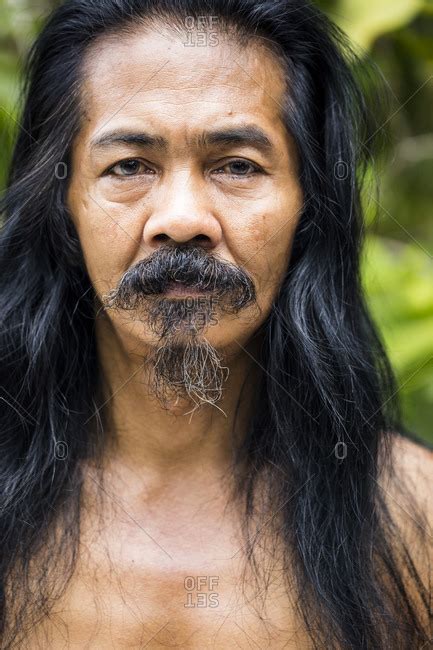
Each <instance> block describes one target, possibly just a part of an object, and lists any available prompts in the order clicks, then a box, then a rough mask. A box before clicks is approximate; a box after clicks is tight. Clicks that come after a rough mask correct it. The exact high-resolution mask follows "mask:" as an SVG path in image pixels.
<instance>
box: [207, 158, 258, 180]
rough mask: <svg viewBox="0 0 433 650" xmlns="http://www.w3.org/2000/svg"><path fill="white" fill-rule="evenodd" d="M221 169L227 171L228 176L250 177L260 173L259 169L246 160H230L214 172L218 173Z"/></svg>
mask: <svg viewBox="0 0 433 650" xmlns="http://www.w3.org/2000/svg"><path fill="white" fill-rule="evenodd" d="M222 169H229V172H228V173H229V176H239V177H242V176H250V175H251V174H254V173H256V172H259V171H260V167H258V166H257V165H253V163H251V162H248V161H247V160H232V161H231V162H229V163H227V164H226V165H224V166H223V167H220V168H219V169H216V170H215V172H217V173H219V172H220V171H221V170H222Z"/></svg>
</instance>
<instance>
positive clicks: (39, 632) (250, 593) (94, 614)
mask: <svg viewBox="0 0 433 650" xmlns="http://www.w3.org/2000/svg"><path fill="white" fill-rule="evenodd" d="M241 558H242V548H241V546H240V543H239V539H238V537H237V536H236V535H234V533H233V529H232V528H231V527H230V526H226V525H223V524H220V525H219V526H215V530H214V531H212V534H211V535H209V526H207V527H206V529H205V530H202V529H201V528H200V527H194V526H191V527H190V528H189V529H185V530H183V532H182V531H180V530H177V529H176V527H172V528H171V532H170V534H167V532H166V531H165V534H161V527H157V528H155V529H154V528H153V527H152V526H147V527H144V526H139V525H131V522H128V521H126V520H125V521H123V522H122V524H121V525H116V527H115V528H113V529H112V530H110V531H109V533H108V534H105V535H104V536H101V535H90V534H89V533H87V534H86V535H85V536H84V538H83V540H82V542H81V545H80V555H79V560H78V563H77V567H76V570H75V573H74V575H73V577H72V579H71V581H70V582H69V584H68V587H67V589H66V591H65V593H64V595H63V597H62V598H61V599H60V600H59V601H58V602H56V604H55V606H54V608H53V610H52V612H51V615H50V617H49V619H46V620H44V621H43V622H42V623H41V624H40V625H39V626H38V627H37V628H35V629H34V630H33V631H32V635H31V636H29V637H28V638H27V639H26V641H25V644H24V645H23V646H22V647H23V648H24V647H25V648H32V650H37V649H38V648H44V650H61V649H63V648H65V650H66V649H68V648H77V649H78V648H80V649H84V648H89V649H92V650H110V649H116V650H122V649H124V648H125V649H126V648H128V649H139V648H147V649H149V650H151V649H155V650H156V649H157V648H167V647H170V648H185V649H187V648H188V649H191V650H194V649H197V650H198V649H199V648H200V649H203V648H209V649H210V648H212V649H213V650H227V648H241V649H243V648H245V649H247V648H248V649H250V648H252V647H254V648H256V647H258V648H272V649H275V650H277V649H279V648H281V649H282V648H283V647H284V648H285V649H286V650H290V649H291V648H293V649H295V648H296V649H297V650H298V649H300V650H303V649H304V648H305V650H307V649H308V648H310V645H309V644H308V640H307V638H306V637H305V633H304V632H303V628H302V625H301V623H300V621H299V620H298V619H296V618H295V616H294V608H293V604H292V602H291V599H290V597H289V594H288V593H287V589H286V588H285V587H284V585H283V582H282V580H281V571H279V570H278V567H276V568H274V569H272V570H269V571H268V583H269V584H268V585H267V587H266V586H265V585H264V584H263V582H261V581H259V582H258V583H256V582H255V580H254V578H253V577H252V575H250V574H249V572H248V571H247V572H245V570H244V566H245V565H244V563H243V561H242V559H241ZM262 560H263V563H266V558H265V557H263V558H262ZM261 568H262V569H263V568H264V564H263V566H262V567H261Z"/></svg>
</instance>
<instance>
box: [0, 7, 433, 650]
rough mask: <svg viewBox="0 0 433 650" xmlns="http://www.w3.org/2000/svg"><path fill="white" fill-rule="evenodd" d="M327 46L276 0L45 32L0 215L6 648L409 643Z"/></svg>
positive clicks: (396, 522)
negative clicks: (338, 169)
mask: <svg viewBox="0 0 433 650" xmlns="http://www.w3.org/2000/svg"><path fill="white" fill-rule="evenodd" d="M345 47H347V45H345V43H344V39H343V37H342V35H341V34H339V33H338V32H337V30H336V29H335V28H334V27H332V25H330V24H329V23H328V22H327V21H326V20H325V18H324V17H323V15H322V14H321V13H320V12H318V11H317V10H316V9H315V8H314V7H312V6H310V5H308V4H304V3H298V2H296V1H292V0H291V1H290V2H285V1H279V0H278V1H275V0H273V1H272V2H262V3H255V2H247V1H245V0H232V1H230V2H227V1H226V2H224V3H222V2H218V1H213V0H212V1H210V2H206V3H204V2H200V1H196V2H194V1H190V2H188V1H186V2H182V3H180V2H175V1H170V0H166V1H164V2H161V1H159V2H153V1H152V0H147V1H146V0H105V1H104V2H91V1H89V0H87V1H85V0H70V1H68V2H66V3H64V4H63V5H62V6H61V7H60V8H58V9H57V10H56V11H55V12H54V13H53V14H52V16H51V18H50V20H49V21H48V22H47V24H46V25H45V27H44V29H43V30H42V32H41V34H40V36H39V37H38V39H37V41H36V43H35V45H34V46H33V49H32V52H31V54H30V58H29V63H28V67H27V70H26V74H27V79H28V83H27V85H26V89H25V90H26V95H25V104H24V110H23V114H22V120H21V123H20V127H19V133H18V138H17V143H16V147H15V151H14V157H13V161H12V166H11V174H10V179H9V185H8V189H7V192H6V195H5V198H4V200H3V205H2V208H3V212H4V215H5V221H4V225H3V229H2V231H1V253H0V254H1V258H0V260H1V261H0V271H1V272H0V277H1V283H2V284H1V292H0V295H1V313H2V332H1V354H2V370H1V380H2V381H1V386H2V396H3V397H2V415H1V417H2V427H1V431H2V434H1V435H2V449H3V456H2V460H1V462H2V468H1V477H2V478H1V481H2V490H1V494H2V497H1V498H2V509H1V513H2V514H1V526H2V529H1V532H2V539H3V547H2V558H1V570H2V574H1V576H2V578H1V579H2V587H3V589H2V644H3V645H2V647H5V648H9V647H19V648H32V649H33V648H39V647H41V648H53V649H57V648H69V647H75V648H101V649H102V648H104V649H106V648H144V647H146V648H162V647H168V646H169V647H181V648H207V647H209V648H211V647H212V648H219V649H226V648H236V647H240V648H251V647H259V648H275V649H276V648H283V647H284V648H302V649H303V648H311V647H315V648H356V649H359V650H361V649H367V648H369V649H370V648H374V649H375V650H376V649H378V648H381V649H382V648H383V649H385V648H421V647H427V644H428V641H429V637H428V628H427V622H428V596H429V593H428V559H427V554H428V551H429V544H428V540H429V530H428V525H429V522H428V520H427V518H428V509H427V507H426V498H425V497H426V494H427V480H426V478H425V477H426V475H427V473H428V471H429V470H430V469H431V467H432V463H433V460H432V453H431V451H429V450H428V449H425V448H423V446H422V445H421V444H419V443H415V442H411V441H410V440H408V438H407V437H403V436H401V435H400V434H398V433H397V431H403V432H404V428H403V426H402V424H401V422H400V419H399V414H398V403H397V402H396V397H395V392H396V387H395V383H394V378H393V374H392V370H391V369H390V367H389V365H388V363H387V359H386V355H385V353H384V351H383V349H382V347H381V344H380V339H379V338H378V336H377V334H376V330H375V328H374V325H373V323H372V321H371V319H370V317H369V314H368V311H367V309H366V307H365V304H364V298H363V295H362V291H361V288H360V283H359V276H358V263H359V253H360V250H361V244H362V214H361V209H360V203H359V194H358V192H359V187H358V184H357V182H356V180H355V179H356V178H359V176H358V175H359V174H360V173H361V172H362V169H363V164H364V163H365V162H366V160H368V156H367V157H366V155H367V154H368V155H370V153H371V151H369V150H368V149H367V147H365V146H364V147H362V146H361V145H362V138H363V137H367V136H368V131H367V127H368V119H369V116H368V111H367V107H366V105H367V100H366V98H365V97H364V96H363V94H362V91H361V89H360V87H359V86H358V85H357V83H356V80H355V78H354V76H353V74H352V73H351V71H350V68H349V65H348V63H347V62H346V60H345V58H344V56H343V54H342V50H343V49H344V48H345ZM371 144H372V141H371V142H370V145H371ZM366 152H367V153H366ZM336 165H340V166H341V165H343V167H344V169H345V174H344V175H343V177H342V176H341V174H337V173H336V171H335V170H336ZM405 477H408V478H414V479H415V480H414V482H413V483H409V482H407V485H406V483H405V482H404V478H405ZM395 479H397V480H395Z"/></svg>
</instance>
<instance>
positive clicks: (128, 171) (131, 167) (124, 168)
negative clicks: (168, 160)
mask: <svg viewBox="0 0 433 650" xmlns="http://www.w3.org/2000/svg"><path fill="white" fill-rule="evenodd" d="M144 169H148V171H150V172H151V173H154V172H153V171H152V170H150V169H149V168H148V167H147V166H146V165H145V164H144V162H143V161H142V160H139V159H138V158H127V159H126V160H120V161H119V162H118V163H116V164H115V165H113V166H112V167H110V168H109V169H108V170H107V172H106V174H109V175H111V176H119V177H122V176H123V177H127V176H138V175H140V174H142V173H143V170H144Z"/></svg>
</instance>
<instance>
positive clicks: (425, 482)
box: [392, 434, 433, 523]
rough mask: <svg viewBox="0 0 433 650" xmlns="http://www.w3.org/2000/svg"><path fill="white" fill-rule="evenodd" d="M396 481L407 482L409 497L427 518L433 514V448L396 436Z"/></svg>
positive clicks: (394, 448) (394, 443)
mask: <svg viewBox="0 0 433 650" xmlns="http://www.w3.org/2000/svg"><path fill="white" fill-rule="evenodd" d="M392 452H393V456H392V459H393V461H394V469H395V479H396V480H397V481H403V479H404V481H405V483H406V485H405V487H406V488H407V490H409V493H410V494H409V495H408V496H409V497H412V498H413V499H414V500H415V501H416V503H417V504H418V505H419V506H420V507H421V508H422V509H423V510H424V511H425V513H426V515H427V516H430V523H432V520H431V517H432V514H433V501H432V499H431V496H432V477H433V448H430V447H428V445H427V443H426V444H425V445H424V444H423V443H421V442H416V441H414V440H411V439H410V438H407V437H405V436H403V435H400V434H394V437H393V446H392Z"/></svg>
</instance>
